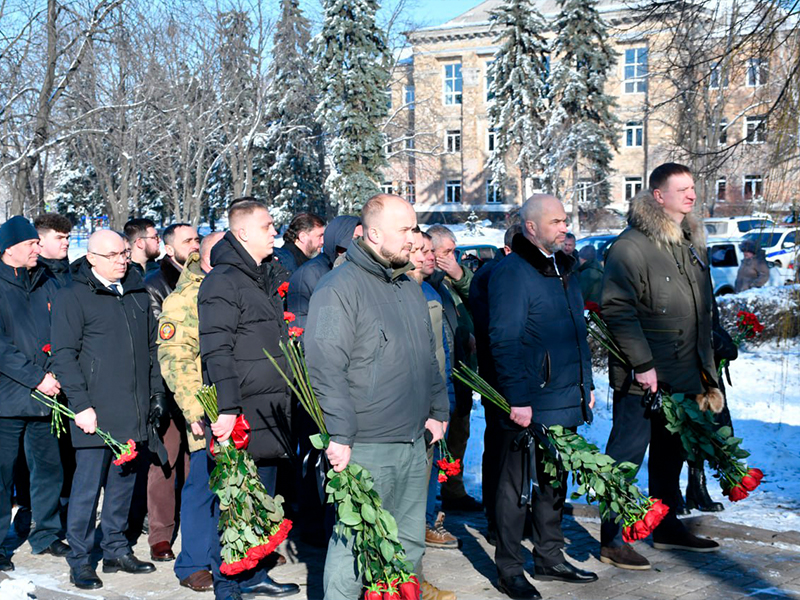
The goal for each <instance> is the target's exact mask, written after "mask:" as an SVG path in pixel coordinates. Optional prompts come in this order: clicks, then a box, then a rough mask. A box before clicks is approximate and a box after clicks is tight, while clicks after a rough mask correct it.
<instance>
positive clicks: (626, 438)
mask: <svg viewBox="0 0 800 600" xmlns="http://www.w3.org/2000/svg"><path fill="white" fill-rule="evenodd" d="M613 410H614V413H613V414H614V424H613V426H612V427H611V434H610V435H609V437H608V445H607V446H606V454H608V455H609V456H610V457H611V458H613V459H614V460H615V461H617V462H618V463H619V462H632V463H633V464H635V465H636V466H637V470H638V467H641V466H642V461H643V460H644V453H645V451H646V450H647V446H648V444H649V445H650V457H649V460H648V463H647V467H648V468H647V471H648V477H649V481H650V486H649V487H650V490H649V493H650V496H652V497H653V498H660V499H661V500H662V501H663V502H664V504H666V505H667V506H676V505H677V502H678V495H679V494H680V488H679V483H678V479H679V477H680V474H681V467H682V466H683V449H682V446H681V441H680V436H678V435H675V434H672V433H670V432H669V431H667V428H666V427H665V426H664V420H663V417H662V416H661V415H659V414H655V415H651V418H650V419H647V418H645V416H644V406H643V405H642V397H641V396H633V395H625V396H623V395H622V394H620V393H619V392H614V409H613ZM680 527H682V525H681V524H680V521H679V520H678V517H677V516H676V515H675V513H674V512H673V511H670V512H669V513H667V516H666V517H665V518H664V520H663V521H662V522H661V524H660V525H659V526H658V527H657V528H656V530H655V531H656V535H657V534H658V533H660V532H664V531H669V530H671V529H675V528H680ZM600 544H601V545H602V546H611V547H616V546H621V545H622V544H623V541H622V526H621V525H620V524H619V523H614V522H613V521H603V524H602V525H601V527H600Z"/></svg>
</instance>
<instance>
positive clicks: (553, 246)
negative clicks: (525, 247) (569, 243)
mask: <svg viewBox="0 0 800 600" xmlns="http://www.w3.org/2000/svg"><path fill="white" fill-rule="evenodd" d="M542 246H543V247H544V249H545V250H547V252H548V253H549V254H555V253H556V252H558V251H559V250H563V249H564V242H556V241H552V242H550V243H546V242H542Z"/></svg>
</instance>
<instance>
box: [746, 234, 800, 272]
mask: <svg viewBox="0 0 800 600" xmlns="http://www.w3.org/2000/svg"><path fill="white" fill-rule="evenodd" d="M743 237H744V239H746V240H752V241H753V242H755V243H756V245H757V246H758V247H759V248H761V249H762V250H763V251H764V252H765V253H766V254H767V260H771V261H773V262H775V263H777V265H778V266H779V267H784V266H788V264H789V263H790V262H793V258H794V255H795V253H796V251H797V242H796V240H797V229H772V230H770V231H751V232H749V233H746V234H744V236H743Z"/></svg>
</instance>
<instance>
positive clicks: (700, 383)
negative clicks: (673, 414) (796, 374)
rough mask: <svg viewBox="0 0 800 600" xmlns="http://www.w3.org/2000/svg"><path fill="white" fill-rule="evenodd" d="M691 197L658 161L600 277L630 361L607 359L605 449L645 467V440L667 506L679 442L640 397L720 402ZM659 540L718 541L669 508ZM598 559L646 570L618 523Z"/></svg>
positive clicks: (709, 545)
mask: <svg viewBox="0 0 800 600" xmlns="http://www.w3.org/2000/svg"><path fill="white" fill-rule="evenodd" d="M695 200H696V195H695V191H694V180H693V178H692V174H691V172H690V171H689V169H688V168H687V167H685V166H683V165H679V164H675V163H666V164H663V165H661V166H659V167H657V168H656V169H655V170H654V171H653V172H652V174H651V175H650V189H648V190H645V191H644V192H641V193H640V194H638V195H637V196H636V197H635V198H634V199H633V200H632V201H631V207H630V211H629V213H628V228H627V229H626V230H625V231H623V232H622V234H620V236H619V238H617V240H616V241H615V242H614V244H613V245H612V246H611V249H610V250H609V253H608V259H607V261H606V271H605V277H604V279H603V294H602V311H603V318H604V320H605V322H606V323H607V325H608V328H609V329H610V330H611V333H612V335H613V336H614V338H615V339H616V341H617V343H618V344H619V346H620V348H621V349H622V352H623V354H624V355H625V357H626V359H627V360H626V363H627V364H622V363H621V362H619V361H615V360H613V359H612V360H610V361H609V379H610V383H611V386H612V387H613V389H614V425H613V427H612V429H611V434H610V436H609V439H608V446H607V447H606V453H607V454H609V455H610V456H611V457H612V458H614V459H615V460H616V461H617V462H624V461H629V462H632V463H634V464H636V465H641V464H642V461H643V459H644V453H645V450H646V449H647V446H648V444H649V445H650V458H649V463H648V470H649V482H650V495H651V496H653V497H655V498H660V499H661V500H663V501H664V503H665V504H666V505H667V506H670V507H675V506H677V503H678V496H679V495H680V490H679V487H678V478H679V476H680V471H681V466H682V460H683V459H682V448H681V441H680V437H679V436H678V435H675V434H670V433H669V432H668V431H667V429H666V427H665V424H664V420H663V417H662V415H660V414H658V413H655V412H654V413H653V414H652V415H650V417H649V418H648V417H647V416H646V411H645V409H644V407H643V402H642V395H643V394H644V393H645V392H646V391H653V392H655V391H657V390H658V389H659V388H664V387H668V388H669V389H670V390H671V391H673V392H682V393H684V394H691V395H695V396H696V398H697V401H698V403H699V404H700V406H701V407H703V408H705V407H708V406H710V407H711V408H712V410H714V412H719V411H720V410H721V409H722V406H723V403H724V399H723V396H722V394H721V393H720V391H719V389H718V387H719V384H718V383H717V374H716V368H715V365H714V352H713V349H712V339H711V328H712V300H713V292H712V288H711V277H710V274H709V268H708V259H707V256H706V248H705V236H704V230H703V222H702V220H701V219H699V218H697V217H696V216H695V215H694V214H693V212H692V211H693V208H694V204H695ZM653 546H654V547H655V548H658V549H679V550H689V551H693V552H711V551H714V550H716V549H717V548H718V547H719V544H717V543H716V542H714V541H712V540H708V539H704V538H699V537H697V536H695V535H693V534H691V533H690V532H689V531H688V530H687V529H686V527H685V526H684V525H683V524H682V523H681V522H680V521H679V520H678V518H677V516H676V515H675V512H674V511H670V513H669V514H668V515H667V517H666V518H665V519H664V521H663V522H662V523H661V525H659V526H658V527H657V528H656V529H655V531H654V532H653ZM600 560H601V561H602V562H605V563H608V564H612V565H615V566H617V567H620V568H623V569H639V570H642V569H649V568H650V564H649V562H648V561H647V559H646V558H644V557H643V556H641V555H640V554H638V553H637V552H636V551H635V550H633V548H632V547H631V546H630V545H628V544H624V543H623V541H622V538H621V535H620V525H619V524H618V523H614V522H613V521H606V522H604V523H603V525H602V527H601V551H600Z"/></svg>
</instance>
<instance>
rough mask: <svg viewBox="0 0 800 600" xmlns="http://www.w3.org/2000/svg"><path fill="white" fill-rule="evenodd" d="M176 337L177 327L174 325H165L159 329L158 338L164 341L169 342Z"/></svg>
mask: <svg viewBox="0 0 800 600" xmlns="http://www.w3.org/2000/svg"><path fill="white" fill-rule="evenodd" d="M174 335H175V325H173V324H172V323H164V324H162V325H161V327H159V329H158V337H160V338H161V339H162V340H169V339H172V337H173V336H174Z"/></svg>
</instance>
